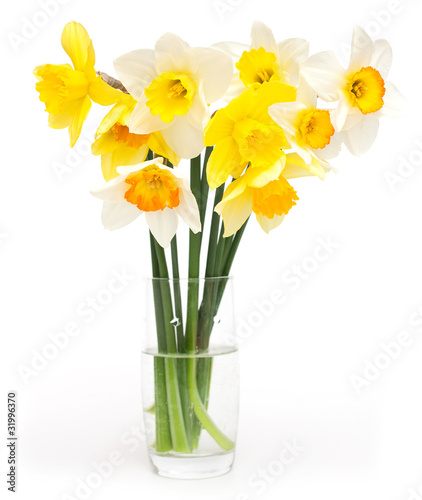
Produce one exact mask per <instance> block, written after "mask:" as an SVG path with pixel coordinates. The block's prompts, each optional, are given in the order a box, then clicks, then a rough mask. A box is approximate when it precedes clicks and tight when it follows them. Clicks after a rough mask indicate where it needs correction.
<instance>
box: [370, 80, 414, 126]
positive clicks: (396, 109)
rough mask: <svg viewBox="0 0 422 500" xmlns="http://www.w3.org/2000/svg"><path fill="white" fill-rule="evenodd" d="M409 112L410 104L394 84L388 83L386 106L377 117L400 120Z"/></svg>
mask: <svg viewBox="0 0 422 500" xmlns="http://www.w3.org/2000/svg"><path fill="white" fill-rule="evenodd" d="M407 112H408V102H407V100H406V98H405V97H404V95H403V94H402V93H401V92H400V90H399V89H398V88H397V87H396V86H395V85H394V83H391V82H386V84H385V96H384V105H383V107H382V108H381V109H380V110H379V112H378V113H377V115H379V116H383V117H385V118H398V117H399V116H403V115H405V114H406V113H407Z"/></svg>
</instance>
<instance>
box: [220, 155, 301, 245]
mask: <svg viewBox="0 0 422 500" xmlns="http://www.w3.org/2000/svg"><path fill="white" fill-rule="evenodd" d="M278 163H279V165H278V167H274V168H273V169H272V171H273V172H274V173H277V172H281V173H279V174H277V176H276V177H273V178H272V179H271V180H270V181H269V182H268V181H263V178H262V177H261V176H260V175H259V172H258V171H257V170H256V169H255V170H254V169H251V168H248V169H247V170H246V172H245V173H244V174H243V175H242V176H241V177H239V178H238V179H236V180H235V181H233V182H232V183H231V184H229V186H228V187H227V188H226V190H225V192H224V195H223V199H222V200H221V202H220V203H219V204H218V205H217V206H216V207H215V211H216V212H217V213H219V214H220V215H221V216H222V217H223V221H224V236H225V237H228V236H231V235H232V234H234V233H235V232H236V231H238V230H239V229H240V228H241V227H242V225H243V224H244V223H245V221H246V220H247V218H248V217H249V216H250V215H251V213H252V212H254V213H255V215H256V219H257V221H258V222H259V224H260V226H261V227H262V229H263V230H264V231H265V232H266V233H269V232H270V231H271V230H272V229H274V228H276V227H277V226H279V225H280V224H281V223H282V222H283V219H284V217H285V215H287V214H288V213H289V211H290V209H291V208H292V207H293V206H294V205H296V201H297V200H298V199H299V198H298V197H297V194H296V191H295V190H294V189H293V188H292V186H291V185H290V184H289V182H288V181H287V179H290V178H296V177H300V176H302V175H303V176H307V175H310V173H309V171H308V170H306V169H305V168H304V166H305V164H304V162H303V160H301V158H300V157H298V155H296V154H295V153H293V154H288V155H286V156H285V157H283V160H280V161H279V162H278Z"/></svg>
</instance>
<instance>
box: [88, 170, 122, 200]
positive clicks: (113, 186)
mask: <svg viewBox="0 0 422 500" xmlns="http://www.w3.org/2000/svg"><path fill="white" fill-rule="evenodd" d="M128 187H129V186H128V185H127V184H126V183H125V177H124V176H123V175H119V176H118V177H115V178H114V179H111V181H108V182H106V183H105V184H104V185H103V186H101V187H100V188H97V189H93V190H91V191H90V193H91V194H92V196H95V197H96V198H99V199H100V200H103V201H107V202H110V203H119V202H122V201H123V200H124V199H125V193H126V191H127V189H128Z"/></svg>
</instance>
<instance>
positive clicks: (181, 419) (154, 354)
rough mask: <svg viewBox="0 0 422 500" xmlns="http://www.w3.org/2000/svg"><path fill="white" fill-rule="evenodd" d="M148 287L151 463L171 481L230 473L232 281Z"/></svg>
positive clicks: (146, 396) (235, 386) (156, 282)
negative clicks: (171, 479) (173, 479)
mask: <svg viewBox="0 0 422 500" xmlns="http://www.w3.org/2000/svg"><path fill="white" fill-rule="evenodd" d="M146 285H147V293H146V300H147V304H146V318H145V329H144V336H143V339H144V341H143V350H142V399H143V408H144V424H145V431H146V437H147V445H148V453H149V457H150V460H151V463H152V465H153V467H154V469H155V471H156V472H157V473H158V474H160V475H161V476H166V477H172V478H183V479H197V478H209V477H214V476H219V475H222V474H225V473H227V472H229V471H230V469H231V467H232V465H233V460H234V454H235V441H236V433H237V420H238V401H239V382H238V381H239V371H238V352H237V348H236V343H235V330H234V312H233V290H232V279H231V278H227V277H224V278H205V279H185V280H183V279H177V280H173V279H163V278H152V279H148V280H146Z"/></svg>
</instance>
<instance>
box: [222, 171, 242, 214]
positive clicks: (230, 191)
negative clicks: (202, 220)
mask: <svg viewBox="0 0 422 500" xmlns="http://www.w3.org/2000/svg"><path fill="white" fill-rule="evenodd" d="M247 187H248V186H247V184H246V182H245V176H244V175H242V177H239V179H236V180H235V181H233V182H231V183H230V184H229V185H228V186H227V187H226V189H225V191H224V194H223V198H222V200H221V201H220V203H218V204H217V206H216V207H215V211H216V212H217V213H218V214H220V215H221V212H222V211H223V210H224V207H225V206H226V204H227V203H228V202H229V201H231V200H233V199H234V198H236V197H237V196H240V195H241V194H242V193H243V192H244V191H245V189H246V188H247Z"/></svg>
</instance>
